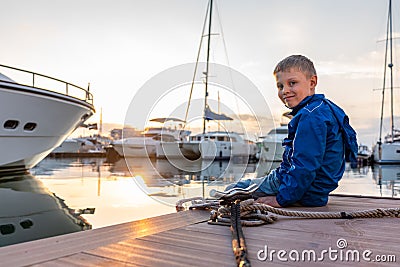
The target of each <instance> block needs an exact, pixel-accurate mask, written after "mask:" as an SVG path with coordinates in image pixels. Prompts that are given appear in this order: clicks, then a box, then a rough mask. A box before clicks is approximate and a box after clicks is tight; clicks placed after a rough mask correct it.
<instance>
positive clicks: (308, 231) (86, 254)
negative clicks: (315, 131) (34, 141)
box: [0, 196, 400, 267]
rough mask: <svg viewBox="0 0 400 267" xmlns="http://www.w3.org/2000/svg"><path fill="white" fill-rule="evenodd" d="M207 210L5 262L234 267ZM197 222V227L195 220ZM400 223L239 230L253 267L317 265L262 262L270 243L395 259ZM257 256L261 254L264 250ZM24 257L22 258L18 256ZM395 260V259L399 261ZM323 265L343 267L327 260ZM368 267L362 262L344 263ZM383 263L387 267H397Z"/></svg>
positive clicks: (36, 248)
mask: <svg viewBox="0 0 400 267" xmlns="http://www.w3.org/2000/svg"><path fill="white" fill-rule="evenodd" d="M399 204H400V200H390V199H382V200H381V199H369V198H367V199H365V198H357V197H341V196H332V197H331V198H330V201H329V205H328V206H326V207H318V208H305V207H292V208H290V209H291V210H309V211H351V210H360V209H371V208H376V207H398V206H399ZM208 217H209V212H208V211H203V212H202V211H188V212H181V213H173V214H169V215H164V216H159V217H155V218H150V219H145V220H141V221H137V222H132V223H127V224H121V225H117V226H111V227H105V228H102V229H95V230H91V231H85V232H79V233H74V234H69V235H65V236H60V237H53V238H48V239H44V240H38V241H33V242H28V243H23V244H18V245H13V246H9V247H5V248H0V257H2V264H4V265H6V266H19V265H27V264H37V265H38V266H110V265H113V266H122V265H123V266H234V265H235V260H234V256H233V253H232V248H231V232H230V230H229V227H224V226H216V225H209V224H207V223H205V222H204V221H205V220H207V219H208ZM199 222H201V223H199ZM398 225H399V218H373V219H352V220H348V219H344V220H343V219H324V220H320V219H304V218H292V217H279V220H278V221H277V222H275V223H273V224H270V225H265V226H260V227H245V228H244V229H243V231H244V235H245V237H246V242H247V246H248V249H249V250H248V251H249V258H250V260H251V263H252V266H253V267H254V266H256V267H257V266H265V265H267V264H270V265H274V266H287V265H290V266H293V265H299V264H300V265H305V264H307V265H310V266H320V265H321V262H315V261H307V262H302V263H300V262H293V261H286V262H285V261H280V260H278V259H277V256H276V255H275V258H274V260H273V261H270V260H269V259H267V260H266V261H262V260H259V258H258V256H259V255H258V252H260V251H261V250H263V249H264V248H265V246H266V245H267V246H268V248H269V249H270V250H271V249H275V250H285V251H290V250H294V249H295V250H298V251H304V250H306V251H307V250H315V251H316V252H317V253H318V252H321V251H322V250H324V249H328V248H332V249H338V247H337V241H338V239H339V238H343V239H345V240H346V241H347V243H348V247H346V249H349V250H357V251H363V250H366V249H369V250H372V251H373V253H374V255H378V254H382V255H396V256H397V257H400V251H399V249H398V243H399V242H400V232H399V231H398ZM261 252H262V251H261ZM20 255H24V257H20ZM397 260H399V258H398V259H397ZM322 263H323V264H324V265H327V266H337V265H338V264H343V262H340V261H332V260H329V259H327V258H325V259H324V261H323V262H322ZM344 264H345V265H349V266H365V264H366V262H362V261H360V262H344ZM397 265H398V264H396V263H393V262H392V263H385V266H397Z"/></svg>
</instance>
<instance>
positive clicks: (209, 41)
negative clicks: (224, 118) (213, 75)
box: [203, 0, 213, 134]
mask: <svg viewBox="0 0 400 267" xmlns="http://www.w3.org/2000/svg"><path fill="white" fill-rule="evenodd" d="M212 8H213V0H210V14H209V18H208V42H207V62H206V86H205V92H204V116H203V134H204V133H205V132H206V108H207V97H208V69H209V62H210V43H211V19H212Z"/></svg>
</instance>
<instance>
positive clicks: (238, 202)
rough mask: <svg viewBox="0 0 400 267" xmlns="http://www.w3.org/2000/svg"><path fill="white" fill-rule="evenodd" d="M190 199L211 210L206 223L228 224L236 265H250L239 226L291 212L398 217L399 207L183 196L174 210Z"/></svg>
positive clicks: (303, 215) (327, 216) (295, 214)
mask: <svg viewBox="0 0 400 267" xmlns="http://www.w3.org/2000/svg"><path fill="white" fill-rule="evenodd" d="M189 201H190V202H191V203H192V206H190V207H189V209H208V210H211V212H210V220H209V221H208V223H209V224H217V225H225V226H230V230H231V233H232V249H233V254H234V255H235V260H236V264H237V266H240V267H242V266H246V267H251V264H250V261H249V260H248V258H247V247H246V243H245V238H244V234H243V231H242V226H258V225H263V224H270V223H273V222H274V221H276V220H277V219H278V217H277V216H275V215H273V214H268V212H270V213H274V214H277V215H281V216H290V217H301V218H311V219H353V218H382V217H395V218H400V208H376V209H369V210H359V211H346V212H345V211H342V212H331V211H327V212H321V211H318V212H315V211H296V210H287V209H282V208H275V207H271V206H269V205H266V204H262V203H256V202H254V199H245V200H244V199H240V198H237V199H233V198H232V199H229V200H228V199H221V200H218V199H204V198H202V197H194V198H190V199H182V200H179V201H178V202H177V203H176V210H177V211H182V210H185V208H184V206H183V205H184V204H185V203H186V202H189Z"/></svg>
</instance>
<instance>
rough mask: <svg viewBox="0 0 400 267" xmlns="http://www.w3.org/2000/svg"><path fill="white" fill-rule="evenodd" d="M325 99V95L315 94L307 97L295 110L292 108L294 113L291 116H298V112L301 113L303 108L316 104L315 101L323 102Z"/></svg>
mask: <svg viewBox="0 0 400 267" xmlns="http://www.w3.org/2000/svg"><path fill="white" fill-rule="evenodd" d="M324 98H325V95H324V94H313V95H310V96H307V97H306V98H304V99H303V100H301V102H300V103H299V104H298V105H297V106H295V107H294V108H292V111H291V112H290V115H293V116H294V115H296V114H297V112H299V110H300V109H302V108H303V107H305V106H307V105H308V104H309V103H311V102H314V101H318V100H322V99H324Z"/></svg>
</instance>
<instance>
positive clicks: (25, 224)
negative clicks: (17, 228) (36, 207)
mask: <svg viewBox="0 0 400 267" xmlns="http://www.w3.org/2000/svg"><path fill="white" fill-rule="evenodd" d="M19 225H21V227H22V228H24V229H29V228H31V227H32V226H33V222H32V221H31V220H29V219H27V220H24V221H22V222H20V223H19Z"/></svg>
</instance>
